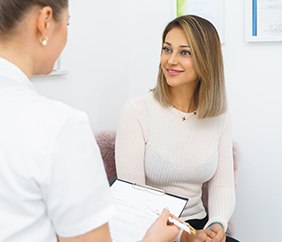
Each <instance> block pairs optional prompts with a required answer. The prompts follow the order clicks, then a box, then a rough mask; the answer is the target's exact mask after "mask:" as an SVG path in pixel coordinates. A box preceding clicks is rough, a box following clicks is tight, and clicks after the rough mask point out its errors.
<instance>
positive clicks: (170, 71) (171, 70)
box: [166, 69, 183, 76]
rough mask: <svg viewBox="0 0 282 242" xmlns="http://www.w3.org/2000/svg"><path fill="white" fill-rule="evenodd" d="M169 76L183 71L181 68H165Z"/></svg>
mask: <svg viewBox="0 0 282 242" xmlns="http://www.w3.org/2000/svg"><path fill="white" fill-rule="evenodd" d="M166 71H167V73H168V75H169V76H178V75H179V74H181V73H182V72H183V70H175V69H166Z"/></svg>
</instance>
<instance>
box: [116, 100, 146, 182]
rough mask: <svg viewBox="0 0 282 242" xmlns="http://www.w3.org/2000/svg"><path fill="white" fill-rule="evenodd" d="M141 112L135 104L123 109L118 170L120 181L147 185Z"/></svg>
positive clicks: (120, 125)
mask: <svg viewBox="0 0 282 242" xmlns="http://www.w3.org/2000/svg"><path fill="white" fill-rule="evenodd" d="M142 124H143V123H142V121H141V118H140V112H137V111H136V106H135V105H134V104H133V103H130V102H129V103H127V104H126V105H125V107H124V108H123V111H122V114H121V119H120V122H119V126H118V129H117V136H116V146H115V155H116V169H117V176H118V178H120V179H124V180H128V181H131V182H136V183H139V184H145V171H144V152H145V137H144V127H142Z"/></svg>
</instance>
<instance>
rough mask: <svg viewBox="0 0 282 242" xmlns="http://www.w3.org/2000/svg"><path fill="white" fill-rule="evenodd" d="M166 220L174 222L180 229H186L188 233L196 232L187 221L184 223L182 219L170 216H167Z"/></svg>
mask: <svg viewBox="0 0 282 242" xmlns="http://www.w3.org/2000/svg"><path fill="white" fill-rule="evenodd" d="M168 222H170V223H172V224H174V225H175V226H177V227H178V228H180V229H183V230H184V231H186V232H187V233H189V234H192V235H194V234H195V233H196V231H195V229H194V228H193V227H192V226H191V225H190V224H188V223H185V222H184V221H181V220H180V221H179V220H177V219H175V218H172V217H168Z"/></svg>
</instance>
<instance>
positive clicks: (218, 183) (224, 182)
mask: <svg viewBox="0 0 282 242" xmlns="http://www.w3.org/2000/svg"><path fill="white" fill-rule="evenodd" d="M231 133H232V132H231V121H230V116H229V114H226V115H225V124H224V127H223V131H222V135H221V138H220V142H219V151H218V165H217V169H216V172H215V174H214V176H213V177H212V179H211V180H210V181H209V188H208V190H209V203H208V208H209V221H208V222H207V224H206V227H207V226H209V225H210V224H211V223H213V222H220V223H221V224H222V225H223V226H224V229H225V231H226V229H227V224H228V221H229V220H230V218H231V216H232V213H233V211H234V208H235V185H234V169H233V155H232V134H231Z"/></svg>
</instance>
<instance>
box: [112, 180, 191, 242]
mask: <svg viewBox="0 0 282 242" xmlns="http://www.w3.org/2000/svg"><path fill="white" fill-rule="evenodd" d="M111 190H112V193H113V195H114V200H115V203H116V206H117V215H116V216H115V217H114V218H113V220H112V221H110V230H111V234H112V239H113V241H114V242H127V241H128V242H129V241H130V242H132V241H140V240H141V239H142V237H143V235H144V234H145V232H146V231H147V229H148V228H149V227H150V225H151V224H152V223H153V222H154V221H155V220H156V218H157V217H158V214H159V213H158V211H162V209H163V208H169V210H170V212H171V214H175V215H177V216H179V215H180V214H181V213H182V211H183V209H184V208H185V206H186V204H187V202H188V199H187V198H183V197H178V196H174V195H171V194H167V193H165V191H163V190H160V189H157V188H152V187H150V186H146V185H139V184H133V183H130V182H127V181H123V180H119V179H118V180H116V181H115V182H114V183H113V184H112V186H111ZM168 222H171V223H174V224H175V225H176V226H178V227H181V228H182V227H183V229H184V230H186V231H187V232H188V231H189V232H188V233H191V234H192V233H194V231H195V230H194V229H193V228H192V227H189V225H187V224H185V222H182V221H181V220H179V219H178V218H176V217H173V216H172V218H171V219H170V221H168Z"/></svg>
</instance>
